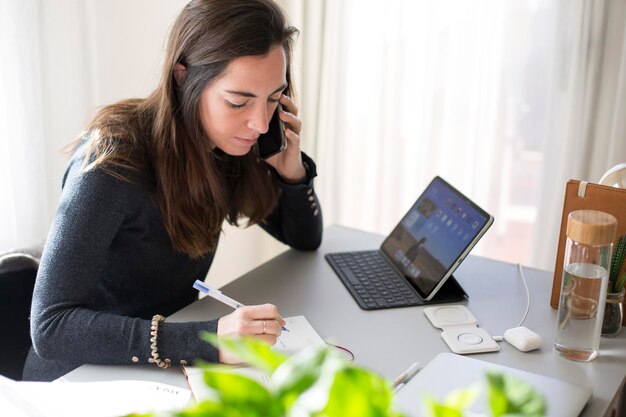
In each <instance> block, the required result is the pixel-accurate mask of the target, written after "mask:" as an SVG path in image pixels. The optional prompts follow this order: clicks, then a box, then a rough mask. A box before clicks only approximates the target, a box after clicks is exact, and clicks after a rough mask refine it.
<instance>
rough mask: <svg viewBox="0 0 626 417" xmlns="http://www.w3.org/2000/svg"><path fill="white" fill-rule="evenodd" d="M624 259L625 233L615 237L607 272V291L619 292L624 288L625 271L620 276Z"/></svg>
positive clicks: (625, 249)
mask: <svg viewBox="0 0 626 417" xmlns="http://www.w3.org/2000/svg"><path fill="white" fill-rule="evenodd" d="M624 259H626V235H624V236H620V238H619V239H617V243H616V244H615V248H614V250H613V258H611V267H610V272H609V291H610V292H620V291H621V290H622V288H624V283H625V282H626V272H624V273H623V274H622V275H621V276H620V274H619V273H620V271H621V270H622V268H623V267H624Z"/></svg>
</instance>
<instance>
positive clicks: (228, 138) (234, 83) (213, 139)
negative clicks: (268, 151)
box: [200, 46, 287, 156]
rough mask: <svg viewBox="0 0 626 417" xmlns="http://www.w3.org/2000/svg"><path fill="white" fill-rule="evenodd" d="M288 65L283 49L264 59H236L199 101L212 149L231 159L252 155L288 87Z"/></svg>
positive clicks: (270, 53) (257, 57)
mask: <svg viewBox="0 0 626 417" xmlns="http://www.w3.org/2000/svg"><path fill="white" fill-rule="evenodd" d="M286 67H287V61H286V58H285V51H284V50H283V48H282V47H281V46H276V47H273V48H272V49H271V50H270V52H269V53H268V54H267V55H265V56H244V57H240V58H236V59H234V60H233V61H232V62H231V63H230V64H228V66H227V67H226V71H225V72H224V74H223V75H222V76H221V77H219V78H217V79H216V80H214V81H213V82H211V83H210V84H209V85H208V86H207V87H206V88H205V89H204V91H203V92H202V96H201V97H200V122H201V123H202V127H203V128H204V132H205V134H206V135H207V137H208V138H209V141H210V143H211V147H218V148H220V149H221V150H222V151H224V152H225V153H227V154H228V155H233V156H240V155H245V154H247V153H248V152H249V151H250V148H252V146H253V145H254V144H255V143H256V141H257V139H258V138H259V135H260V134H262V133H265V132H267V130H268V125H269V121H270V119H271V118H272V115H273V114H274V111H275V110H276V106H277V105H278V100H279V98H280V95H281V93H282V92H283V90H284V89H285V88H286V87H287V81H286V77H285V74H286Z"/></svg>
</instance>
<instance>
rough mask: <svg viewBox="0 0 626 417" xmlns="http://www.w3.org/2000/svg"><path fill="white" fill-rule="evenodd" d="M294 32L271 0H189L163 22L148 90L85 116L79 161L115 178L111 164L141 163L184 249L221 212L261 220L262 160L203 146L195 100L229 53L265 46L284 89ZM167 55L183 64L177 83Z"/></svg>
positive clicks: (273, 192) (199, 250)
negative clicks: (154, 80)
mask: <svg viewBox="0 0 626 417" xmlns="http://www.w3.org/2000/svg"><path fill="white" fill-rule="evenodd" d="M296 33H297V29H296V28H294V27H292V26H287V23H286V19H285V16H284V14H283V12H282V10H281V9H280V8H279V7H278V6H277V5H276V4H275V3H274V2H273V1H272V0H246V1H243V0H192V1H191V2H189V4H187V5H186V6H185V8H184V9H183V11H182V12H181V14H180V15H179V16H178V18H177V20H176V22H175V23H174V26H173V27H172V30H171V33H170V37H169V41H168V45H167V51H166V58H165V63H164V67H163V74H162V77H161V80H160V82H159V85H158V87H157V88H156V90H155V91H154V92H153V93H152V94H151V95H150V96H149V97H147V98H146V99H130V100H124V101H121V102H118V103H115V104H113V105H110V106H106V107H104V108H102V109H101V110H100V111H99V112H98V113H97V114H96V116H95V117H94V119H93V120H92V121H91V122H90V124H89V126H88V127H87V129H86V130H87V131H88V132H90V133H89V143H88V148H87V157H86V159H85V160H86V161H89V163H88V165H86V169H93V168H95V167H97V166H99V167H101V168H103V169H105V170H107V172H109V173H111V174H112V175H117V176H121V177H124V179H128V175H120V172H127V170H131V171H140V172H142V173H144V172H147V173H148V174H149V175H148V177H149V187H150V191H151V192H152V193H153V195H154V196H155V198H156V201H157V204H158V206H159V208H160V212H161V215H162V217H163V220H164V223H165V227H166V229H167V232H168V234H169V236H170V240H171V241H172V245H173V247H174V248H175V249H176V250H179V251H181V252H185V253H187V254H189V255H190V256H191V257H194V258H196V257H199V256H201V255H203V254H205V253H207V252H208V251H211V250H214V249H215V246H216V241H217V236H218V235H219V232H220V231H221V228H222V223H223V221H224V220H227V221H228V222H229V223H231V224H237V221H238V220H239V219H241V218H242V217H248V219H249V222H248V224H254V223H259V222H261V221H262V220H263V219H264V218H265V217H267V215H268V214H269V213H270V212H271V211H272V210H273V209H274V207H275V206H276V203H277V200H278V188H277V185H276V183H275V181H274V180H273V179H272V177H271V175H270V173H269V168H268V166H267V164H265V163H264V162H263V161H262V160H260V159H259V158H258V157H257V156H256V153H255V152H249V153H248V154H247V155H244V156H237V157H234V156H230V155H227V154H225V153H224V152H222V151H220V150H219V149H217V148H215V149H214V150H213V151H211V150H210V147H209V141H208V139H207V137H206V135H205V133H204V130H203V129H202V126H201V123H200V120H199V114H198V108H199V101H200V96H201V94H202V92H203V90H204V89H205V88H206V87H207V85H208V84H209V83H210V82H211V81H213V80H215V79H216V78H217V77H219V76H220V75H221V74H223V72H224V71H225V69H226V67H227V65H228V64H229V63H230V62H231V61H232V60H233V59H235V58H238V57H242V56H248V55H265V54H267V53H269V51H270V49H271V48H272V47H273V46H275V45H282V47H283V49H284V51H285V55H286V57H287V74H286V79H287V83H288V85H289V87H288V91H287V92H286V93H287V94H288V95H289V94H290V93H291V91H290V88H291V87H290V86H291V82H290V81H291V79H290V78H291V77H290V62H291V53H292V43H293V37H294V35H295V34H296ZM176 64H183V65H184V66H185V68H186V75H185V78H184V81H183V82H182V83H181V84H180V85H179V84H177V82H176V79H175V77H174V69H175V66H176ZM118 168H123V169H122V170H120V169H118Z"/></svg>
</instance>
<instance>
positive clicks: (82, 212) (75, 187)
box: [24, 146, 322, 380]
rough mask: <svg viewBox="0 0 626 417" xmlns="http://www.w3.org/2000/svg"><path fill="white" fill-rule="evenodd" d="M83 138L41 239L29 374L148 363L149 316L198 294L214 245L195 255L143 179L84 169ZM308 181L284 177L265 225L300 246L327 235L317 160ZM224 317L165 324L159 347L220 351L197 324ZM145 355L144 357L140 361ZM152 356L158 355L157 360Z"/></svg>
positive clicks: (178, 351)
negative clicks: (316, 183) (178, 241)
mask: <svg viewBox="0 0 626 417" xmlns="http://www.w3.org/2000/svg"><path fill="white" fill-rule="evenodd" d="M83 148H84V146H82V147H80V148H79V149H78V150H77V151H76V153H75V155H74V156H73V158H72V160H71V161H70V163H69V165H68V168H67V170H66V173H65V176H64V178H63V192H62V195H61V201H60V203H59V207H58V210H57V213H56V216H55V219H54V222H53V224H52V227H51V229H50V233H49V235H48V239H47V241H46V246H45V248H44V252H43V256H42V259H41V264H40V267H39V273H38V276H37V282H36V284H35V290H34V295H33V304H32V311H31V336H32V340H33V348H34V349H33V348H31V350H30V353H29V355H28V359H27V362H26V367H25V369H24V379H26V380H52V379H55V378H57V377H59V376H61V375H63V374H65V373H67V372H69V371H71V370H72V369H74V368H76V367H78V366H80V365H82V364H85V363H92V364H120V365H130V364H135V363H136V364H147V363H148V359H149V356H150V340H149V339H150V324H151V319H152V316H153V315H155V314H162V315H164V316H168V315H170V314H172V313H174V312H175V311H177V310H179V309H181V308H182V307H184V306H186V305H188V304H190V303H191V302H193V301H194V300H196V299H197V297H198V293H197V291H196V290H194V289H193V288H192V284H193V282H194V281H195V280H196V279H203V278H204V277H205V276H206V274H207V272H208V270H209V267H210V266H211V263H212V261H213V256H214V253H208V254H206V255H205V256H203V257H201V258H199V259H191V258H190V257H189V256H187V255H185V254H181V253H179V252H176V251H175V250H174V249H173V248H172V245H171V243H170V239H169V236H168V234H167V231H166V229H165V226H164V224H163V221H162V218H161V215H160V212H159V209H158V207H157V205H156V204H155V202H154V199H153V197H152V195H151V194H150V193H149V192H147V191H146V190H145V189H144V188H142V187H140V186H138V185H136V184H134V183H131V182H128V181H122V180H119V179H117V178H115V177H113V176H111V175H109V174H107V173H105V172H103V171H102V170H100V169H96V170H92V171H88V172H84V171H83V170H82V169H81V168H82V161H83V156H84V149H83ZM302 158H303V160H304V161H305V162H306V163H307V165H308V167H309V169H308V177H307V179H306V181H305V182H304V183H302V184H296V185H287V184H285V183H283V182H282V181H280V179H279V181H278V183H279V187H280V190H281V194H280V199H279V204H278V207H277V209H276V210H275V211H274V213H272V214H271V215H270V216H269V217H268V218H267V219H266V222H265V223H263V224H262V225H261V227H263V228H264V229H265V230H266V231H267V232H269V233H270V234H271V235H272V236H274V237H275V238H277V239H278V240H280V241H281V242H283V243H286V244H288V245H290V246H291V247H293V248H295V249H300V250H314V249H317V248H318V247H319V245H320V243H321V238H322V216H321V212H320V211H319V210H320V209H319V203H318V201H317V197H316V195H315V192H314V191H313V177H315V165H314V163H313V161H312V160H311V159H310V158H309V157H308V156H306V155H305V154H303V155H302ZM216 329H217V320H211V321H203V322H191V323H168V322H165V323H164V324H162V325H161V326H160V327H159V332H158V349H159V354H160V356H161V357H162V358H170V359H171V360H172V361H173V362H174V363H178V362H179V361H180V360H186V361H192V360H194V359H196V358H201V359H204V360H208V361H217V357H218V356H217V351H216V349H215V348H213V347H212V346H210V345H209V344H207V343H206V342H204V341H201V340H200V339H199V337H198V334H199V332H200V331H202V330H208V331H210V332H215V331H216ZM136 360H138V362H135V361H136ZM152 366H155V365H152Z"/></svg>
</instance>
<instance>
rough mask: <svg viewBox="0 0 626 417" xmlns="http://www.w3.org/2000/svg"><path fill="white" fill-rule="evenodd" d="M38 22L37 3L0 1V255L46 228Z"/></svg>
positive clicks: (28, 241) (29, 241) (31, 242)
mask: <svg viewBox="0 0 626 417" xmlns="http://www.w3.org/2000/svg"><path fill="white" fill-rule="evenodd" d="M38 21H39V20H38V2H37V1H36V0H20V1H14V0H0V54H1V56H2V64H1V65H0V98H1V99H0V252H1V251H3V250H7V249H11V248H21V247H27V246H31V245H35V244H39V243H41V242H42V241H43V240H44V238H45V236H46V233H47V227H48V208H47V203H46V201H47V194H46V187H47V183H46V180H45V174H44V171H45V159H44V155H45V150H44V149H45V146H44V141H43V116H42V108H41V107H42V106H41V102H42V100H41V76H40V60H39V53H40V50H39V24H38Z"/></svg>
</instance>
